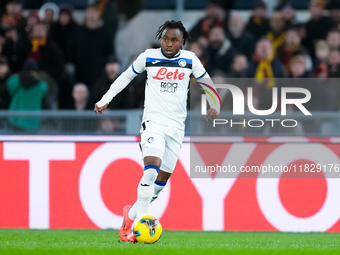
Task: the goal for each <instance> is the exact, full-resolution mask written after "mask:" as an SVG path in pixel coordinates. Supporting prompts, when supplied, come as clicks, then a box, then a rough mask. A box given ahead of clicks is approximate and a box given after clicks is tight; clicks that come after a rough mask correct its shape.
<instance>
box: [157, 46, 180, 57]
mask: <svg viewBox="0 0 340 255" xmlns="http://www.w3.org/2000/svg"><path fill="white" fill-rule="evenodd" d="M161 52H162V54H163V56H164V57H166V58H169V57H167V56H165V54H164V51H163V50H162V48H161ZM180 54H181V50H178V51H177V52H176V54H175V55H173V56H172V57H171V58H177V57H178V56H179V55H180Z"/></svg>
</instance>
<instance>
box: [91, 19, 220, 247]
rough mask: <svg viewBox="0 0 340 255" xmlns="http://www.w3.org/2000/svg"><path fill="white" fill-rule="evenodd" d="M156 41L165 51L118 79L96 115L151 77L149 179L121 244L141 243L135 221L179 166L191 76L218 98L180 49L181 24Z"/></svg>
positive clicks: (143, 57) (146, 122) (146, 55)
mask: <svg viewBox="0 0 340 255" xmlns="http://www.w3.org/2000/svg"><path fill="white" fill-rule="evenodd" d="M156 37H157V38H158V39H159V40H161V48H159V49H148V50H146V51H145V52H143V53H141V54H140V55H139V56H138V58H137V59H136V60H135V61H134V62H133V63H132V65H131V66H130V67H129V68H128V69H127V70H126V71H125V72H123V73H122V74H121V75H120V76H119V77H118V78H117V79H116V80H115V82H114V83H113V84H112V85H111V87H110V89H109V90H108V91H107V92H106V94H105V95H104V96H103V97H102V99H101V100H100V101H99V102H97V103H96V104H95V109H94V111H95V112H96V113H102V111H103V110H104V109H105V108H106V107H107V105H108V104H109V103H110V102H111V100H112V99H113V98H114V97H115V96H116V95H117V94H118V93H119V92H120V91H121V90H122V89H124V88H125V87H126V86H127V85H128V84H129V83H130V81H131V80H132V79H133V78H134V77H136V76H137V75H138V74H140V73H142V72H144V71H146V72H147V81H146V86H145V102H144V114H143V120H142V127H141V149H142V156H143V160H144V174H143V177H142V179H141V180H140V183H139V185H138V188H137V197H138V198H137V201H136V202H135V204H134V205H133V206H132V207H131V206H130V205H127V206H125V207H124V208H123V216H124V221H123V224H122V227H121V228H120V231H119V235H120V239H121V240H122V241H127V240H128V241H131V242H136V239H135V237H134V235H133V234H132V233H131V227H132V224H133V221H134V220H135V219H137V218H140V217H142V216H144V215H146V214H147V212H148V208H149V205H150V202H151V201H153V200H155V199H156V198H157V197H158V194H159V193H160V192H161V190H162V189H163V188H164V186H165V185H166V183H167V180H168V179H169V177H170V176H171V174H172V172H173V170H174V168H175V166H176V162H177V159H178V155H179V151H180V148H181V146H182V141H183V137H184V121H185V119H186V115H187V112H186V101H187V94H188V87H189V86H188V85H189V81H190V75H194V76H195V78H196V79H197V80H199V79H202V78H203V77H204V78H205V79H207V81H208V82H206V83H204V84H205V85H206V86H208V87H209V88H210V89H212V90H213V92H214V93H215V94H216V95H217V92H216V90H215V89H214V85H213V82H212V81H211V79H210V77H209V74H207V72H206V71H205V69H204V67H203V65H202V64H201V62H200V60H199V59H198V58H197V56H196V55H195V54H194V53H193V52H190V51H187V50H182V49H181V48H182V46H183V45H184V44H185V41H186V39H187V38H188V37H189V34H188V32H187V31H186V29H185V27H184V26H183V24H182V22H181V21H177V22H176V21H173V20H172V21H166V22H165V23H164V24H163V25H162V26H160V27H159V29H158V31H157V33H156ZM208 83H209V84H210V85H208ZM208 102H209V104H210V106H211V108H210V109H209V110H208V111H207V114H206V119H207V120H209V119H210V118H216V117H217V116H218V115H219V111H220V109H219V107H216V106H214V108H213V107H212V105H213V104H212V103H211V101H209V100H208Z"/></svg>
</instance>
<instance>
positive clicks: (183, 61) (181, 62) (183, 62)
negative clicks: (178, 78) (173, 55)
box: [178, 59, 187, 67]
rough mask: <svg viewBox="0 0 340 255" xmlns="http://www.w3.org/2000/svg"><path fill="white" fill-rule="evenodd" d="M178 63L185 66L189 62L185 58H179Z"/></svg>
mask: <svg viewBox="0 0 340 255" xmlns="http://www.w3.org/2000/svg"><path fill="white" fill-rule="evenodd" d="M178 64H179V66H180V67H185V66H186V65H187V62H186V61H185V60H184V59H180V60H178Z"/></svg>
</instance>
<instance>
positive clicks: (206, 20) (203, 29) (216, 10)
mask: <svg viewBox="0 0 340 255" xmlns="http://www.w3.org/2000/svg"><path fill="white" fill-rule="evenodd" d="M216 26H219V27H222V28H223V30H224V32H225V33H227V31H228V16H227V14H226V12H225V11H224V10H223V9H222V8H221V7H220V6H219V5H217V4H215V3H209V4H208V5H207V6H206V7H205V16H204V17H203V18H202V19H200V20H199V21H198V22H197V24H196V25H195V26H194V27H193V28H192V29H191V31H190V33H189V34H190V36H191V41H197V42H199V43H200V45H201V46H202V47H204V48H205V47H207V46H208V44H209V36H210V33H211V30H212V28H214V27H216Z"/></svg>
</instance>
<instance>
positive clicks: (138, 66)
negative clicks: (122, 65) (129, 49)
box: [131, 52, 146, 74]
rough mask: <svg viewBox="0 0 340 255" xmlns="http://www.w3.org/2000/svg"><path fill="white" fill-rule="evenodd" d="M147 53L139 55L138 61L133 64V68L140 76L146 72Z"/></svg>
mask: <svg viewBox="0 0 340 255" xmlns="http://www.w3.org/2000/svg"><path fill="white" fill-rule="evenodd" d="M145 62H146V57H145V52H143V53H141V54H139V56H138V57H137V59H136V60H135V61H134V62H133V63H132V65H131V68H132V71H133V72H134V73H135V74H140V73H142V72H144V71H145Z"/></svg>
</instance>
